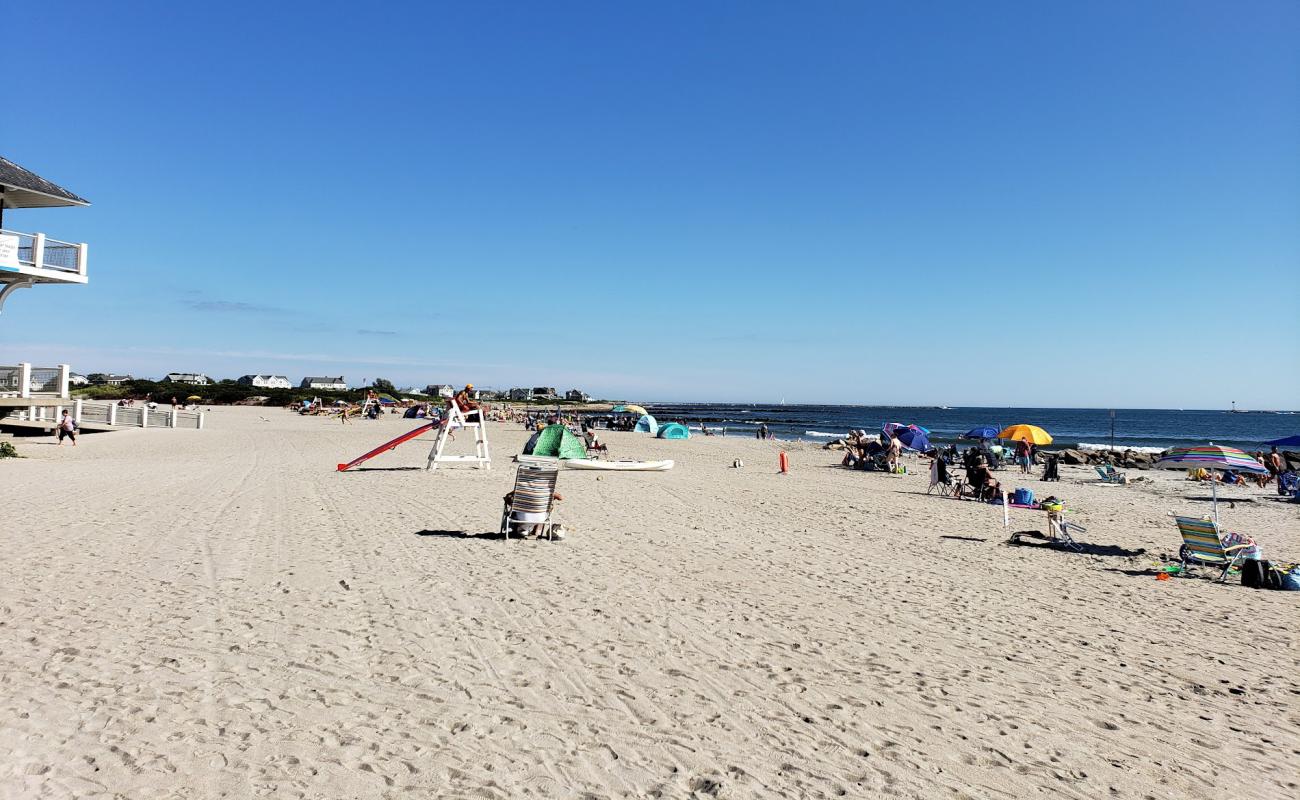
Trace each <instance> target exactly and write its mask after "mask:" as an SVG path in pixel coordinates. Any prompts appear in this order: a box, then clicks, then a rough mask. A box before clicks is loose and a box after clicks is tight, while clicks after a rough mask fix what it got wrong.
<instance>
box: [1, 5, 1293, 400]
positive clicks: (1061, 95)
mask: <svg viewBox="0 0 1300 800" xmlns="http://www.w3.org/2000/svg"><path fill="white" fill-rule="evenodd" d="M5 18H6V27H7V28H8V29H10V30H14V31H19V30H27V31H33V32H37V31H44V32H45V33H44V34H41V35H39V36H38V37H37V39H36V41H39V42H40V45H41V46H39V47H24V49H23V57H22V58H21V59H18V60H17V61H16V62H15V65H14V66H15V68H14V69H11V70H10V71H9V73H8V82H7V87H8V88H7V93H6V95H7V98H8V104H9V105H8V108H9V110H8V112H7V113H5V114H4V115H3V116H2V117H0V134H2V136H0V142H3V149H2V150H0V154H2V155H4V156H6V157H8V158H10V159H12V160H14V161H16V162H17V163H19V164H22V165H24V166H27V167H29V168H31V169H33V170H35V171H36V172H38V173H41V174H43V175H45V176H46V177H48V178H50V179H52V180H54V181H56V182H59V183H62V184H64V185H66V186H67V187H68V188H70V189H71V190H73V191H75V192H77V193H79V194H81V195H83V196H85V197H87V198H89V199H90V200H91V201H92V202H93V205H92V206H91V207H90V208H86V209H55V210H48V211H10V212H8V213H7V214H6V215H5V226H6V227H7V228H10V229H17V230H25V231H31V230H40V231H43V232H45V233H47V234H49V235H50V236H53V237H55V238H62V239H72V240H78V241H86V242H89V243H90V245H91V261H90V269H91V280H90V283H89V284H88V285H87V286H85V287H38V288H36V289H32V290H24V291H22V292H19V293H17V294H15V295H14V296H13V298H12V299H11V300H10V301H9V302H8V303H7V304H6V306H5V309H4V313H3V315H2V316H0V363H11V362H13V361H14V360H18V359H20V358H21V359H28V360H34V361H38V362H47V361H64V360H66V361H69V362H71V363H72V364H73V366H74V369H77V370H79V371H100V370H111V371H129V372H132V373H135V374H142V375H159V374H162V373H164V372H167V371H171V370H185V371H189V370H201V371H206V372H208V373H209V374H215V375H217V376H221V377H237V376H238V375H241V374H244V373H251V372H276V373H287V374H289V375H290V376H291V377H293V378H295V379H297V378H298V377H301V376H302V375H304V374H339V373H342V374H344V375H345V376H346V377H347V378H348V379H349V381H352V382H359V381H360V380H361V379H362V378H374V377H379V376H382V377H387V378H389V379H391V380H393V381H395V382H396V383H398V384H400V385H407V384H418V385H421V386H422V385H424V384H425V383H428V382H430V381H445V382H453V383H454V382H463V381H473V382H474V383H476V384H478V385H481V386H483V385H488V386H500V387H506V386H511V385H524V384H535V385H553V386H557V387H559V388H561V389H567V388H570V387H572V386H580V387H582V388H585V389H587V390H588V391H591V392H593V393H595V394H597V395H603V396H613V397H626V398H634V399H643V400H655V399H663V400H670V399H672V400H732V401H758V402H770V401H774V400H778V399H780V398H782V397H784V398H785V399H786V400H787V401H788V402H845V403H916V404H948V405H1026V406H1032V405H1058V406H1119V407H1167V406H1175V407H1177V406H1193V405H1194V406H1200V407H1226V406H1227V404H1228V403H1229V402H1230V401H1231V400H1236V401H1237V402H1238V403H1239V404H1241V405H1243V406H1245V407H1251V408H1275V407H1291V408H1294V407H1296V406H1297V402H1296V401H1297V399H1300V367H1298V366H1297V363H1298V361H1297V359H1296V357H1295V345H1294V331H1295V328H1296V324H1297V322H1298V321H1300V314H1298V313H1297V309H1298V307H1300V277H1297V274H1298V268H1300V147H1298V146H1297V142H1300V50H1298V49H1297V48H1296V47H1295V46H1294V43H1295V36H1296V33H1297V31H1300V6H1298V5H1297V4H1295V3H1293V2H1254V1H1252V2H1246V3H1230V2H1221V3H1203V2H1167V3H1162V2H1143V3H1129V2H1126V3H1119V2H1115V3H1107V2H1102V3H1089V4H1064V3H1032V2H1026V3H1008V2H990V3H978V4H974V3H959V2H935V3H925V4H900V3H868V2H824V3H801V4H795V3H765V2H755V1H754V0H748V1H747V2H713V3H708V2H706V3H686V2H680V3H676V2H658V3H644V4H631V3H606V2H590V3H572V2H556V3H523V2H516V3H492V2H479V3H409V4H402V3H391V4H378V5H374V4H372V5H369V6H366V5H364V4H357V3H329V2H312V3H290V2H277V3H239V2H225V3H206V4H190V3H171V2H166V3H164V2H156V3H148V2H136V3H128V4H108V3H100V2H85V3H70V2H56V1H55V0H51V2H45V3H24V4H17V5H14V6H13V7H11V8H7V9H6V11H5ZM1189 393H1191V394H1192V395H1194V396H1191V395H1189Z"/></svg>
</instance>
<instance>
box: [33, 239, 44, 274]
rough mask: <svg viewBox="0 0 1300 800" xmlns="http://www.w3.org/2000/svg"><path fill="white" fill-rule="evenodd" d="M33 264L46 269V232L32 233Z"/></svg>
mask: <svg viewBox="0 0 1300 800" xmlns="http://www.w3.org/2000/svg"><path fill="white" fill-rule="evenodd" d="M32 266H33V267H36V268H37V269H45V234H43V233H33V234H32Z"/></svg>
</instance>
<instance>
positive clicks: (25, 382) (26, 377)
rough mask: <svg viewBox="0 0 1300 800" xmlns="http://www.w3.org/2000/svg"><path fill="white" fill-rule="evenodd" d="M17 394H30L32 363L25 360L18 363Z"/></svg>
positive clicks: (20, 395)
mask: <svg viewBox="0 0 1300 800" xmlns="http://www.w3.org/2000/svg"><path fill="white" fill-rule="evenodd" d="M18 396H19V397H31V396H32V365H31V364H30V363H29V362H26V361H24V362H22V363H21V364H19V365H18Z"/></svg>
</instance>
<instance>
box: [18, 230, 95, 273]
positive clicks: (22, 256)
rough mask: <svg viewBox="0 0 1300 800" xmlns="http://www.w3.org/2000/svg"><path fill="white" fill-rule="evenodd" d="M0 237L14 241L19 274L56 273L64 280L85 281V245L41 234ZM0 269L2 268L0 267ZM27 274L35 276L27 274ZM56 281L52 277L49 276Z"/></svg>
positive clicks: (20, 233) (19, 232) (19, 233)
mask: <svg viewBox="0 0 1300 800" xmlns="http://www.w3.org/2000/svg"><path fill="white" fill-rule="evenodd" d="M0 234H3V235H5V236H12V237H15V238H17V239H18V267H19V271H20V272H29V270H44V271H47V272H51V273H60V274H63V275H66V276H67V279H68V280H76V277H74V276H77V277H80V278H82V279H84V278H85V277H86V249H87V248H86V245H85V244H84V243H82V244H75V243H73V242H64V241H60V240H58V239H51V238H49V237H48V236H46V235H45V234H43V233H22V232H21V231H10V230H0ZM0 266H3V265H0ZM29 274H36V275H38V277H39V274H38V273H35V272H29ZM52 277H56V276H52Z"/></svg>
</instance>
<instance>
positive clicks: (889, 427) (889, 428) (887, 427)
mask: <svg viewBox="0 0 1300 800" xmlns="http://www.w3.org/2000/svg"><path fill="white" fill-rule="evenodd" d="M880 430H881V431H883V432H884V434H885V435H886V436H894V435H895V433H894V432H895V431H902V430H907V426H906V425H904V424H903V423H901V422H886V423H885V424H884V425H881V426H880Z"/></svg>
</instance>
